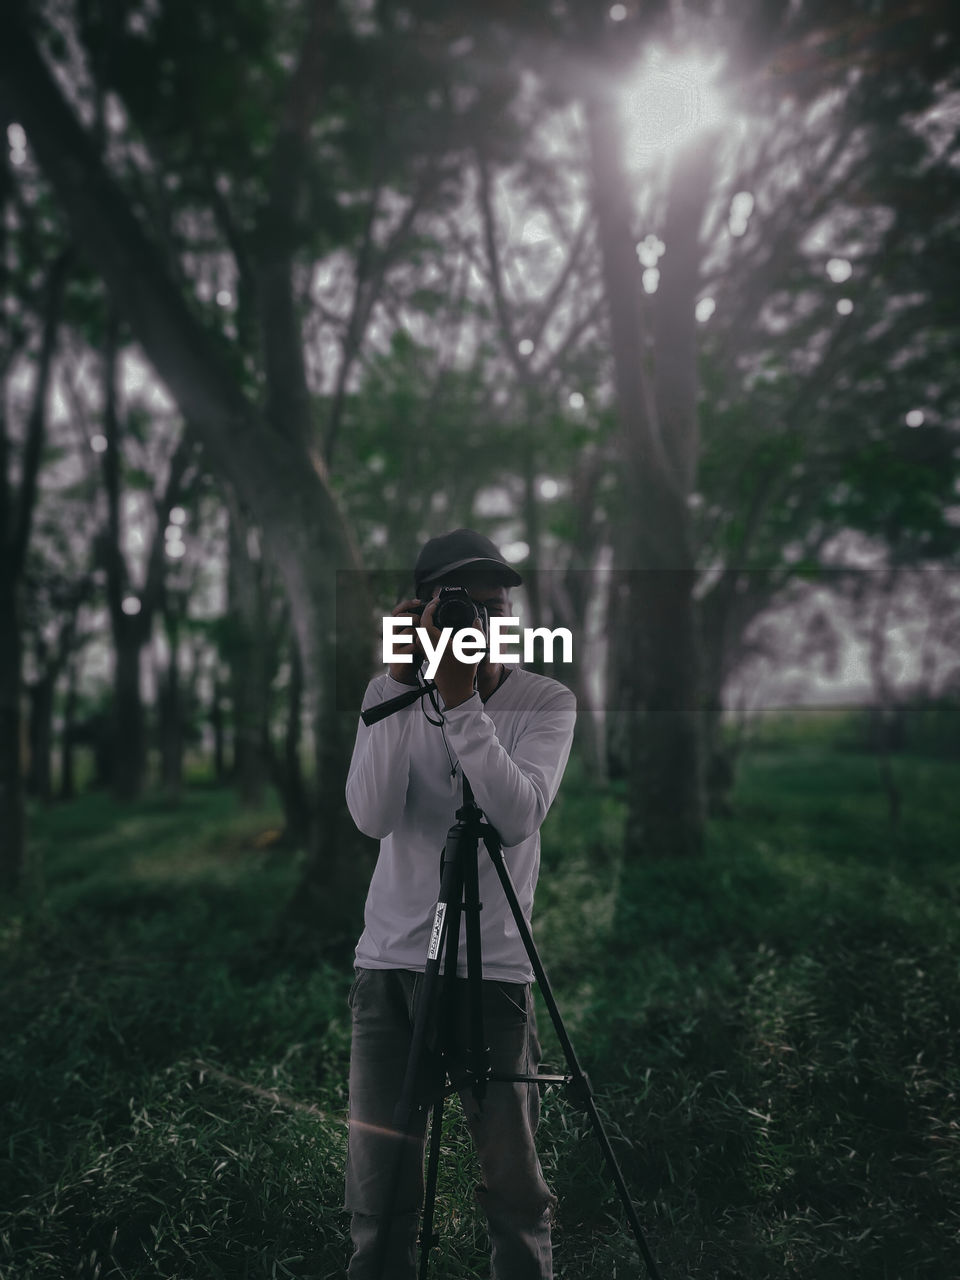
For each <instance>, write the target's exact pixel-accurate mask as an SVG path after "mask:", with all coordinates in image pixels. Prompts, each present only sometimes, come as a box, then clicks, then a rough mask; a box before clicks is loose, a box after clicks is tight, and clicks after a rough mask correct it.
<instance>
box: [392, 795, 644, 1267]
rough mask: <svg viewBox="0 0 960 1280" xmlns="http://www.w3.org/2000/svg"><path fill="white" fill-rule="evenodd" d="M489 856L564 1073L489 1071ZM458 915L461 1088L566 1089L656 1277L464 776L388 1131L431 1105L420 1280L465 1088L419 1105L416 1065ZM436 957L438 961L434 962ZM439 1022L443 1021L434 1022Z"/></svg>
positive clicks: (403, 1127) (449, 962)
mask: <svg viewBox="0 0 960 1280" xmlns="http://www.w3.org/2000/svg"><path fill="white" fill-rule="evenodd" d="M481 840H482V841H483V844H484V846H485V848H486V850H487V852H488V854H489V855H490V858H491V860H492V862H493V866H494V869H495V870H496V873H497V876H498V878H499V880H500V884H501V886H502V888H503V892H504V894H505V895H506V899H507V903H508V905H509V907H510V910H511V912H512V914H513V918H514V921H515V922H516V925H517V929H518V931H519V934H520V938H521V940H522V942H523V945H524V948H525V950H526V953H527V956H528V958H529V960H530V963H531V966H532V967H533V971H534V974H535V975H536V980H537V984H538V986H539V988H540V992H541V994H542V996H543V999H544V1003H545V1004H546V1006H547V1009H548V1010H549V1013H550V1018H551V1020H552V1022H553V1026H554V1029H555V1031H556V1033H557V1038H558V1039H559V1041H560V1045H561V1047H562V1049H563V1052H564V1056H565V1057H566V1060H567V1065H568V1067H569V1072H568V1073H567V1074H565V1075H541V1074H537V1075H502V1074H496V1073H493V1072H491V1070H490V1066H489V1054H488V1050H487V1048H486V1041H485V1038H484V1028H483V1006H482V988H481V980H482V979H481V975H482V964H481V945H480V910H481V907H482V904H481V902H480V880H479V868H478V864H477V857H478V847H479V843H480V841H481ZM461 916H462V917H463V918H464V920H465V933H466V962H467V1000H468V1013H469V1042H468V1051H467V1055H466V1083H467V1084H468V1085H469V1087H470V1089H471V1090H472V1092H473V1094H474V1097H475V1098H476V1099H477V1101H478V1103H479V1102H481V1101H482V1098H483V1096H484V1094H485V1092H486V1087H487V1084H488V1082H490V1081H494V1080H496V1081H510V1082H515V1083H526V1084H529V1085H531V1086H532V1087H536V1086H537V1085H540V1084H560V1085H563V1086H564V1087H565V1089H566V1092H567V1095H568V1097H570V1098H571V1099H572V1101H574V1102H575V1103H576V1105H578V1106H579V1107H581V1108H582V1109H583V1110H584V1111H585V1112H586V1113H587V1115H588V1116H589V1118H590V1122H591V1124H592V1126H593V1129H594V1132H595V1134H596V1136H597V1140H598V1142H599V1143H600V1149H601V1152H602V1154H603V1157H604V1160H605V1161H606V1165H607V1168H608V1170H609V1173H610V1176H611V1178H612V1179H613V1182H614V1184H615V1186H616V1188H617V1191H618V1193H619V1196H620V1199H621V1201H622V1203H623V1207H624V1210H625V1212H626V1214H627V1219H628V1221H629V1223H630V1228H631V1230H632V1232H633V1235H634V1237H635V1239H636V1241H637V1245H638V1247H639V1249H640V1253H641V1255H642V1257H643V1259H644V1262H645V1264H646V1267H647V1272H648V1274H649V1275H650V1277H651V1280H661V1277H660V1273H659V1271H658V1269H657V1265H656V1263H655V1262H654V1259H653V1256H652V1255H651V1253H650V1250H649V1248H648V1247H647V1243H646V1241H645V1239H644V1236H643V1231H642V1229H641V1227H640V1221H639V1218H638V1217H637V1213H636V1210H635V1208H634V1206H633V1202H632V1201H631V1199H630V1193H629V1191H628V1189H627V1185H626V1182H625V1180H624V1177H623V1174H622V1172H621V1170H620V1167H619V1165H618V1164H617V1159H616V1156H615V1155H614V1153H613V1148H612V1147H611V1145H610V1140H609V1138H608V1137H607V1134H606V1131H605V1129H604V1127H603V1122H602V1120H601V1119H600V1115H599V1113H598V1111H597V1107H596V1103H595V1102H594V1098H593V1093H592V1090H591V1087H590V1082H589V1080H588V1079H587V1076H586V1074H585V1073H584V1071H583V1069H582V1068H581V1066H580V1063H579V1061H578V1059H577V1055H576V1052H575V1050H574V1048H573V1045H572V1043H571V1042H570V1038H569V1036H568V1035H567V1031H566V1028H565V1027H564V1025H563V1020H562V1018H561V1016H560V1011H559V1009H558V1007H557V1004H556V1001H555V999H554V997H553V992H552V991H551V989H550V983H549V981H548V980H547V975H546V972H545V971H544V968H543V965H542V963H541V961H540V957H539V955H538V954H537V949H536V946H535V945H534V941H533V937H532V935H531V932H530V929H529V927H528V925H527V922H526V920H525V919H524V915H523V911H522V908H521V906H520V903H519V900H518V898H517V892H516V889H515V887H514V884H513V880H512V879H511V876H510V872H509V870H508V869H507V866H506V863H505V862H504V858H503V852H502V849H501V844H500V837H499V835H498V834H497V831H496V829H495V828H494V827H492V826H491V825H490V824H489V823H487V822H484V821H483V813H482V810H481V809H480V808H479V806H478V805H477V803H476V801H475V800H474V797H473V792H472V790H471V788H470V783H469V781H468V780H467V778H466V777H465V776H464V778H463V805H462V807H461V808H460V809H458V810H457V814H456V821H455V822H454V824H453V826H451V828H450V830H449V831H448V832H447V838H446V844H445V845H444V852H443V861H442V870H441V878H440V893H439V897H438V901H437V907H436V912H435V915H434V921H433V928H432V930H431V934H430V942H429V945H428V949H427V959H426V966H425V969H424V975H423V984H422V986H421V989H420V997H419V1001H418V1003H417V1008H416V1013H415V1015H414V1024H413V1032H412V1038H411V1042H410V1050H409V1054H408V1057H407V1063H406V1069H405V1073H404V1079H403V1084H402V1086H401V1090H400V1095H399V1098H398V1101H397V1104H396V1108H395V1110H394V1115H393V1127H394V1129H395V1130H396V1131H397V1132H398V1134H399V1135H401V1136H402V1137H403V1138H407V1137H408V1136H409V1135H410V1132H411V1127H412V1125H413V1120H414V1117H415V1115H416V1114H417V1112H418V1110H419V1109H420V1107H421V1106H426V1107H432V1109H433V1115H432V1121H431V1130H430V1148H429V1156H428V1161H427V1174H426V1181H425V1187H424V1203H423V1216H422V1221H421V1231H420V1270H419V1277H420V1280H426V1276H427V1269H428V1265H429V1251H430V1249H431V1248H433V1247H434V1245H436V1244H437V1243H438V1240H439V1237H438V1236H437V1235H436V1233H435V1232H434V1227H433V1216H434V1207H435V1203H436V1186H437V1173H438V1168H439V1161H440V1142H441V1132H442V1121H443V1104H444V1100H445V1098H446V1097H447V1096H448V1095H449V1094H450V1093H452V1092H454V1091H456V1090H459V1089H461V1088H463V1087H464V1080H463V1079H462V1078H461V1079H458V1081H457V1083H456V1084H453V1085H450V1086H449V1087H444V1086H443V1084H442V1081H441V1084H440V1088H439V1091H438V1094H437V1096H436V1097H435V1098H434V1099H433V1100H432V1101H428V1102H427V1103H426V1104H423V1103H421V1102H418V1099H417V1092H418V1086H419V1082H420V1073H421V1066H422V1062H423V1056H424V1050H425V1046H426V1041H427V1031H428V1026H429V1024H430V1020H431V1015H432V1012H433V1009H434V1005H435V1003H436V1001H437V999H438V995H439V994H440V993H439V992H438V984H439V980H440V967H441V963H443V966H444V973H443V978H444V982H445V984H446V985H445V990H444V992H443V995H444V997H445V999H444V1006H441V1011H442V1012H444V1013H445V1014H446V1015H447V1018H446V1019H445V1020H446V1021H447V1022H448V1023H449V1015H450V1014H451V1013H452V1009H451V1003H452V997H453V988H454V985H455V981H456V974H457V953H458V950H459V943H460V921H461ZM441 956H442V959H441ZM441 1025H442V1024H441ZM402 1146H403V1143H400V1144H398V1155H397V1159H396V1163H395V1165H394V1170H393V1177H392V1191H391V1197H390V1201H389V1205H388V1210H387V1212H386V1214H385V1215H384V1218H383V1221H382V1223H381V1229H380V1238H379V1242H378V1247H377V1258H378V1262H377V1268H376V1273H377V1274H378V1275H382V1273H383V1270H384V1267H385V1265H386V1262H387V1248H388V1241H389V1226H390V1220H391V1217H392V1214H393V1209H394V1205H395V1203H396V1199H397V1193H398V1190H399V1181H400V1173H401V1159H400V1153H399V1149H400V1148H402Z"/></svg>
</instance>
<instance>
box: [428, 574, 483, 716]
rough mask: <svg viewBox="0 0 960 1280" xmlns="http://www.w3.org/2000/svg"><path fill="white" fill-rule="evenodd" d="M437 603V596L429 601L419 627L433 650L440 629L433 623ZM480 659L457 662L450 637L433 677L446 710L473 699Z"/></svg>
mask: <svg viewBox="0 0 960 1280" xmlns="http://www.w3.org/2000/svg"><path fill="white" fill-rule="evenodd" d="M439 603H440V597H439V596H437V597H436V598H435V599H433V600H431V601H430V603H429V604H428V605H427V607H426V608H425V609H424V611H423V616H422V617H421V619H420V626H421V627H423V629H424V630H425V631H426V633H427V635H428V636H429V637H430V643H431V644H432V645H433V647H434V648H436V647H437V645H438V644H439V643H440V629H439V627H437V626H435V625H434V622H433V615H434V613H435V611H436V608H437V605H438V604H439ZM482 657H483V655H482V654H479V655H478V656H477V657H476V658H475V659H474V660H473V661H472V662H459V661H458V660H457V657H456V655H455V654H454V652H453V636H451V637H450V643H449V644H448V645H447V647H446V649H444V651H443V656H442V657H441V659H440V663H439V665H438V667H437V674H436V676H435V677H434V679H435V680H436V683H437V688H438V689H439V690H440V695H441V697H442V698H443V702H444V705H445V706H446V707H447V708H448V709H449V708H450V707H456V706H459V704H460V703H461V702H466V700H467V699H468V698H471V697H473V681H474V677H475V675H476V673H477V667H479V665H480V662H481V659H482Z"/></svg>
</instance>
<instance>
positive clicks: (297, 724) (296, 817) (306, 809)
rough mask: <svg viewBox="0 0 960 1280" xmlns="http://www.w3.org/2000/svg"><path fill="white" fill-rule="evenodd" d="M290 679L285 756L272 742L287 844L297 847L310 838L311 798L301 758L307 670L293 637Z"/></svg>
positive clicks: (286, 845) (272, 758)
mask: <svg viewBox="0 0 960 1280" xmlns="http://www.w3.org/2000/svg"><path fill="white" fill-rule="evenodd" d="M289 652H290V681H289V684H288V686H287V724H286V733H285V735H284V744H283V755H282V756H280V755H278V754H277V753H276V752H275V751H274V750H273V747H272V745H271V748H270V763H271V769H272V774H273V783H274V786H275V787H276V789H277V794H278V795H279V796H280V801H281V803H282V805H283V814H284V832H283V844H284V846H285V847H287V848H291V849H297V848H301V847H303V846H305V845H306V844H307V843H308V841H309V838H310V799H309V796H308V793H307V785H306V781H305V779H304V776H303V764H302V761H301V759H300V744H301V738H302V736H303V735H302V720H303V669H302V666H301V664H300V655H299V653H298V651H297V646H296V644H295V643H294V642H293V639H292V637H291V643H290V649H289Z"/></svg>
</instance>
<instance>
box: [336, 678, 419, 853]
mask: <svg viewBox="0 0 960 1280" xmlns="http://www.w3.org/2000/svg"><path fill="white" fill-rule="evenodd" d="M407 688H408V686H407V685H405V684H402V683H401V682H400V681H399V680H395V679H394V678H393V677H392V676H390V675H388V674H387V673H386V672H385V673H384V674H383V675H380V676H375V677H374V679H373V680H371V681H370V683H369V684H368V685H367V691H366V693H365V694H364V695H363V705H362V709H363V710H364V711H366V710H367V708H368V707H373V706H376V705H377V704H378V703H380V702H386V701H387V700H388V699H390V698H395V697H396V696H397V695H398V694H400V693H404V692H405V691H406V690H407ZM418 710H419V708H418V705H417V704H413V705H411V706H409V707H401V709H400V710H399V711H395V712H394V713H393V715H390V716H387V718H386V719H385V720H380V721H379V722H378V723H377V724H372V725H369V726H368V725H365V724H364V723H363V721H362V720H360V721H359V722H358V724H357V740H356V742H355V743H354V744H353V758H352V759H351V761H350V769H349V771H348V773H347V787H346V796H347V808H348V809H349V810H350V816H351V817H352V818H353V820H354V822H355V823H356V824H357V827H358V828H359V830H361V831H362V832H363V834H364V835H365V836H372V837H373V838H374V840H382V839H383V837H384V836H388V835H389V834H390V832H391V831H392V830H393V829H394V827H395V826H396V825H397V823H398V822H399V820H400V814H401V813H402V812H403V806H404V802H405V800H406V796H407V781H408V778H409V775H410V735H411V732H412V729H413V717H414V713H415V712H416V711H418Z"/></svg>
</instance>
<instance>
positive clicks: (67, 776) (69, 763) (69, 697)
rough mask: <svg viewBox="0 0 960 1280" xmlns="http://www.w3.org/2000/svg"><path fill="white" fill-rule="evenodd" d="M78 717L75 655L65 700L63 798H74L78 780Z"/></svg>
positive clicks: (61, 768) (61, 783)
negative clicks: (75, 745) (75, 766)
mask: <svg viewBox="0 0 960 1280" xmlns="http://www.w3.org/2000/svg"><path fill="white" fill-rule="evenodd" d="M76 718H77V664H76V661H75V660H74V658H73V657H69V658H68V659H67V693H66V697H65V698H64V702H63V733H62V735H61V738H60V793H59V798H60V799H61V800H73V799H74V797H75V796H76V781H75V777H74V769H73V734H74V726H75V724H76Z"/></svg>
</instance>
